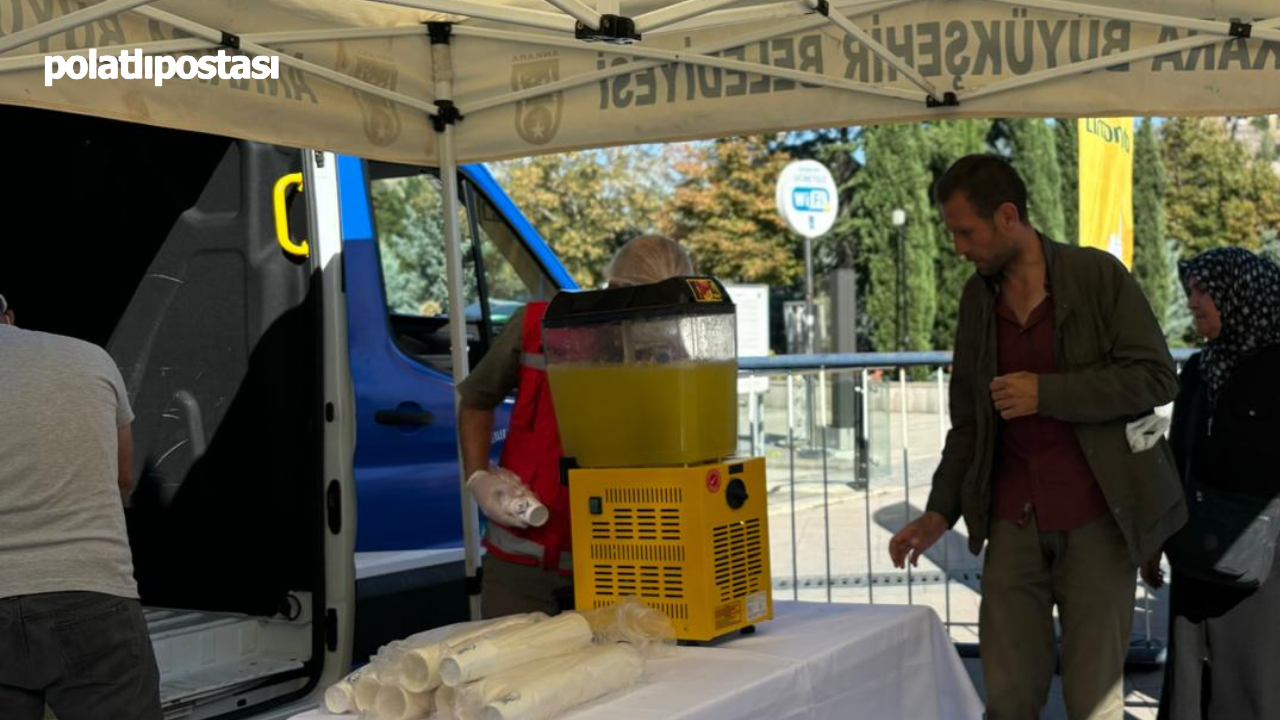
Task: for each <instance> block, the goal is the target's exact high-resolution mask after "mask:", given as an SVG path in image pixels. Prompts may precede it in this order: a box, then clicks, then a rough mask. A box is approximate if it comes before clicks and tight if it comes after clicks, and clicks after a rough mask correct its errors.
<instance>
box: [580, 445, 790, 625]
mask: <svg viewBox="0 0 1280 720" xmlns="http://www.w3.org/2000/svg"><path fill="white" fill-rule="evenodd" d="M569 499H570V502H571V503H572V504H571V505H570V507H571V508H572V511H571V513H570V515H571V516H572V518H573V576H574V596H575V601H576V604H577V607H578V609H579V610H590V609H594V608H600V607H606V606H609V605H612V604H613V603H615V602H618V601H619V600H621V599H622V598H624V597H627V596H631V595H634V596H636V597H638V598H639V599H640V600H641V601H643V602H644V603H645V604H646V605H649V606H650V607H653V608H655V609H657V610H661V611H662V612H663V613H665V614H666V615H667V617H669V618H671V623H672V625H674V626H675V629H676V637H677V638H679V639H681V640H698V641H706V640H711V639H712V638H715V637H718V636H720V635H725V634H727V633H730V632H733V631H736V630H740V629H742V628H745V627H747V626H749V625H755V624H756V623H759V622H761V621H764V620H769V619H771V618H772V617H773V593H772V588H773V579H772V578H773V576H772V574H771V572H770V570H769V510H768V503H767V498H766V495H765V482H764V458H749V459H728V460H725V461H722V462H718V463H709V464H706V465H694V466H690V467H653V468H583V469H575V470H571V471H569Z"/></svg>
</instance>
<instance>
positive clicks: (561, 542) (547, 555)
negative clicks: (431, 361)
mask: <svg viewBox="0 0 1280 720" xmlns="http://www.w3.org/2000/svg"><path fill="white" fill-rule="evenodd" d="M546 312H547V303H546V302H531V303H529V304H528V305H525V309H524V327H523V328H522V332H521V334H520V374H519V384H518V385H517V391H516V406H515V408H514V409H512V411H511V424H510V426H509V427H508V429H507V440H506V445H505V446H504V447H503V448H502V457H501V459H500V461H499V462H500V463H501V464H502V467H504V468H506V469H508V470H510V471H511V472H513V473H515V474H516V475H519V476H520V479H521V480H523V481H524V484H525V485H527V486H528V487H529V489H530V490H532V491H533V493H534V494H535V495H537V496H538V500H540V501H541V502H542V504H543V505H546V506H547V510H549V511H550V513H551V515H550V518H549V519H548V520H547V523H546V524H545V525H543V526H542V527H530V528H512V527H507V526H505V525H501V524H499V523H496V522H494V521H493V520H489V524H488V529H487V530H486V531H485V538H484V545H485V547H486V548H488V550H489V552H491V553H493V554H495V555H497V556H498V557H500V558H502V559H504V560H510V561H511V562H516V563H520V564H522V565H541V566H542V567H543V568H546V569H548V570H559V571H560V573H561V574H562V575H572V574H573V556H572V555H571V554H570V549H571V545H572V534H573V533H572V529H571V526H570V524H569V489H568V488H567V487H564V486H563V485H561V484H560V456H561V455H562V454H563V451H562V450H561V449H560V430H559V427H558V426H557V425H556V415H555V409H554V408H553V407H552V405H551V385H550V384H549V383H548V382H547V363H546V356H544V355H543V354H542V316H543V315H545V314H546Z"/></svg>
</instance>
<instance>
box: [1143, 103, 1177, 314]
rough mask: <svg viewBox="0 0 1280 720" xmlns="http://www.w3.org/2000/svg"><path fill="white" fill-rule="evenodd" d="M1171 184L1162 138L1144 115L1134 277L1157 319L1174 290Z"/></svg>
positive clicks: (1167, 304)
mask: <svg viewBox="0 0 1280 720" xmlns="http://www.w3.org/2000/svg"><path fill="white" fill-rule="evenodd" d="M1167 186H1168V181H1167V180H1166V177H1165V170H1164V161H1163V160H1162V159H1161V157H1160V141H1159V140H1158V139H1157V138H1156V132H1155V127H1154V126H1153V125H1152V123H1151V119H1150V118H1144V119H1143V120H1142V122H1141V123H1140V124H1139V125H1138V132H1137V133H1136V134H1135V136H1134V151H1133V276H1134V279H1136V280H1137V281H1138V285H1139V286H1141V287H1142V291H1143V292H1144V293H1146V295H1147V301H1148V302H1150V303H1151V311H1152V312H1154V313H1155V316H1156V317H1157V318H1163V317H1165V311H1166V310H1167V309H1168V307H1169V304H1170V303H1171V302H1172V301H1173V290H1174V269H1173V265H1172V263H1171V262H1170V261H1171V258H1170V256H1169V252H1168V240H1167V238H1168V235H1167V232H1166V224H1165V216H1164V196H1165V191H1166V189H1167Z"/></svg>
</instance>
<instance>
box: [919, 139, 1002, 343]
mask: <svg viewBox="0 0 1280 720" xmlns="http://www.w3.org/2000/svg"><path fill="white" fill-rule="evenodd" d="M990 132H991V121H990V120H943V121H940V122H933V123H928V124H927V125H925V128H924V141H925V144H926V146H927V148H928V156H929V171H930V175H931V176H932V177H931V181H930V185H929V187H930V188H932V187H933V183H934V182H937V180H938V178H939V177H941V176H942V173H944V172H946V170H947V168H949V167H951V164H952V163H954V162H955V161H956V160H959V159H960V158H962V157H964V156H965V155H973V154H976V153H983V152H987V151H988V150H989V148H988V146H987V135H988V134H989V133H990ZM929 200H930V203H929V206H930V207H929V209H930V211H931V213H932V224H933V226H934V227H935V228H941V226H942V216H941V213H940V212H939V211H938V207H937V204H936V203H934V202H933V198H932V197H930V198H929ZM934 235H935V239H936V241H937V248H938V249H937V259H936V260H935V262H934V277H935V280H936V281H937V299H936V300H935V306H936V308H937V310H936V312H935V315H934V322H933V342H932V345H931V349H934V350H949V349H951V347H952V346H953V345H954V343H955V339H956V320H957V318H958V317H959V315H960V293H961V292H962V291H963V290H964V284H965V282H967V281H968V280H969V276H971V275H973V266H972V265H970V264H969V263H968V262H967V261H966V260H965V259H964V258H962V257H960V256H959V255H957V254H956V249H955V243H954V242H952V240H951V235H950V234H949V233H947V232H946V231H945V230H938V231H937V232H935V233H934Z"/></svg>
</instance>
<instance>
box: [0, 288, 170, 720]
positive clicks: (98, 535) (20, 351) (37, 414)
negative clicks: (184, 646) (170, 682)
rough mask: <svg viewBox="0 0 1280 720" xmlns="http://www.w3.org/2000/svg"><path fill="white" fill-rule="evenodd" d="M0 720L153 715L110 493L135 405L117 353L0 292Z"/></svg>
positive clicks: (127, 476) (151, 669)
mask: <svg viewBox="0 0 1280 720" xmlns="http://www.w3.org/2000/svg"><path fill="white" fill-rule="evenodd" d="M0 368H3V369H2V370H0V718H4V720H40V719H41V718H42V717H43V716H44V708H45V704H46V703H47V704H48V705H49V707H50V708H51V709H52V710H53V711H54V713H55V714H57V716H58V718H59V720H90V719H92V720H160V718H161V713H160V693H159V672H158V670H157V668H156V660H155V655H154V653H153V651H152V648H151V640H150V638H149V637H148V635H147V623H146V618H145V617H144V616H143V614H142V606H141V604H140V603H139V602H138V587H137V583H136V582H135V581H134V578H133V560H132V555H131V553H130V551H129V539H128V535H127V532H126V530H125V521H124V507H123V502H122V497H124V496H127V495H128V492H129V489H130V488H129V484H130V481H131V478H132V466H133V458H132V455H133V439H132V436H131V434H130V430H129V425H130V423H131V422H132V421H133V411H132V410H131V409H130V408H129V399H128V396H127V395H126V393H125V388H124V381H123V380H122V379H121V377H120V371H119V369H118V368H117V367H116V365H115V362H114V361H113V360H112V359H111V356H109V355H108V354H107V353H106V352H105V351H104V350H102V349H101V348H99V347H97V346H96V345H91V344H89V343H86V342H82V341H80V340H75V339H73V338H69V337H62V336H60V335H51V334H48V333H41V332H31V331H28V330H22V329H19V328H18V327H17V326H16V325H15V316H14V312H13V311H12V310H11V309H10V308H9V307H8V306H7V303H5V301H4V299H3V297H0Z"/></svg>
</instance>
